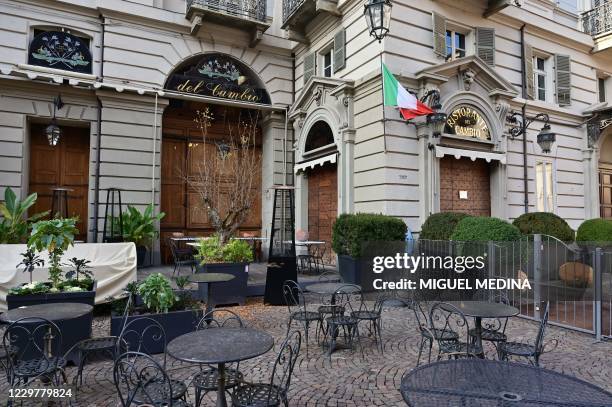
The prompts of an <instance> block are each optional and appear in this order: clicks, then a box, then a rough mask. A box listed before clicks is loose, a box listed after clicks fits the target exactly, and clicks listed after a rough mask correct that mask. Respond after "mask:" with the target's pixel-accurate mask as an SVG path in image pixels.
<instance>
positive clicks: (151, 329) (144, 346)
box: [115, 317, 187, 400]
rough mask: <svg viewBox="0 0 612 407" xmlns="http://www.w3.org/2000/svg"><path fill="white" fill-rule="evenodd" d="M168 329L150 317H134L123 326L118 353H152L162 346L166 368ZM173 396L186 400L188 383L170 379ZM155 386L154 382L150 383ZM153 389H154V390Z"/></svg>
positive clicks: (118, 340) (118, 342)
mask: <svg viewBox="0 0 612 407" xmlns="http://www.w3.org/2000/svg"><path fill="white" fill-rule="evenodd" d="M166 345H167V341H166V331H165V330H164V328H163V327H162V326H161V324H160V323H159V322H157V321H156V320H154V319H153V318H149V317H140V318H137V319H133V320H131V321H130V322H128V323H127V324H126V325H125V326H124V327H123V332H121V335H120V336H119V339H117V350H115V352H116V354H121V353H124V352H140V353H144V354H147V355H151V354H153V353H155V352H154V350H155V348H156V347H161V348H162V354H163V358H162V361H163V363H162V367H163V368H164V369H165V368H166V359H167V355H166ZM170 384H171V385H172V398H173V399H174V400H179V399H183V400H186V393H187V385H186V384H185V383H184V382H183V381H180V380H174V379H170ZM150 385H151V386H153V384H150ZM152 391H153V390H152Z"/></svg>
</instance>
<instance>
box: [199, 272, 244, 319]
mask: <svg viewBox="0 0 612 407" xmlns="http://www.w3.org/2000/svg"><path fill="white" fill-rule="evenodd" d="M234 278H235V276H233V275H231V274H227V273H196V274H192V275H190V276H189V282H190V283H198V291H199V292H200V298H203V297H204V288H205V287H207V290H206V292H207V298H206V311H205V313H206V314H208V313H209V312H210V311H211V310H212V309H213V307H214V305H215V304H213V303H212V300H211V298H214V297H213V296H212V295H211V292H212V287H213V284H214V283H225V282H227V281H230V280H233V279H234Z"/></svg>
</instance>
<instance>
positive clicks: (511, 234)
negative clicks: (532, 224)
mask: <svg viewBox="0 0 612 407" xmlns="http://www.w3.org/2000/svg"><path fill="white" fill-rule="evenodd" d="M520 238H521V232H520V230H519V229H518V228H517V227H516V226H514V225H511V224H510V223H508V222H506V221H504V220H501V219H498V218H488V217H482V216H473V217H467V218H464V219H462V220H461V221H459V223H458V224H457V227H456V228H455V231H454V232H453V234H452V235H451V239H452V240H456V241H460V242H484V241H494V242H508V241H513V240H519V239H520Z"/></svg>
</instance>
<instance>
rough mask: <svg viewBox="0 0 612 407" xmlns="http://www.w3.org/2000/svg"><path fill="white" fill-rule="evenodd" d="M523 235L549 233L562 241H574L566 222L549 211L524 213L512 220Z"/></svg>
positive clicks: (572, 232) (572, 233)
mask: <svg viewBox="0 0 612 407" xmlns="http://www.w3.org/2000/svg"><path fill="white" fill-rule="evenodd" d="M512 224H513V225H514V226H516V227H517V228H519V230H520V231H521V233H522V234H524V235H535V234H542V235H549V236H553V237H556V238H557V239H559V240H561V241H563V242H573V241H574V231H573V230H572V228H571V227H570V225H568V224H567V222H566V221H565V220H564V219H563V218H560V217H559V216H557V215H555V214H554V213H550V212H533V213H525V214H523V215H521V216H519V217H518V218H516V219H514V222H512Z"/></svg>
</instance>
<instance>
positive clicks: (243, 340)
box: [167, 327, 274, 407]
mask: <svg viewBox="0 0 612 407" xmlns="http://www.w3.org/2000/svg"><path fill="white" fill-rule="evenodd" d="M272 346H274V338H272V336H271V335H270V334H268V333H266V332H264V331H260V330H257V329H252V328H224V327H220V328H209V329H201V330H199V331H195V332H190V333H188V334H185V335H181V336H179V337H178V338H175V339H173V340H172V341H170V343H169V344H168V347H167V352H168V354H169V355H170V356H172V357H173V358H175V359H178V360H182V361H184V362H189V363H204V364H216V365H217V366H218V369H219V382H218V385H217V407H225V406H227V400H226V399H225V364H226V363H232V362H239V361H241V360H246V359H252V358H254V357H257V356H260V355H263V354H264V353H266V352H268V351H269V350H270V349H272Z"/></svg>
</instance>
